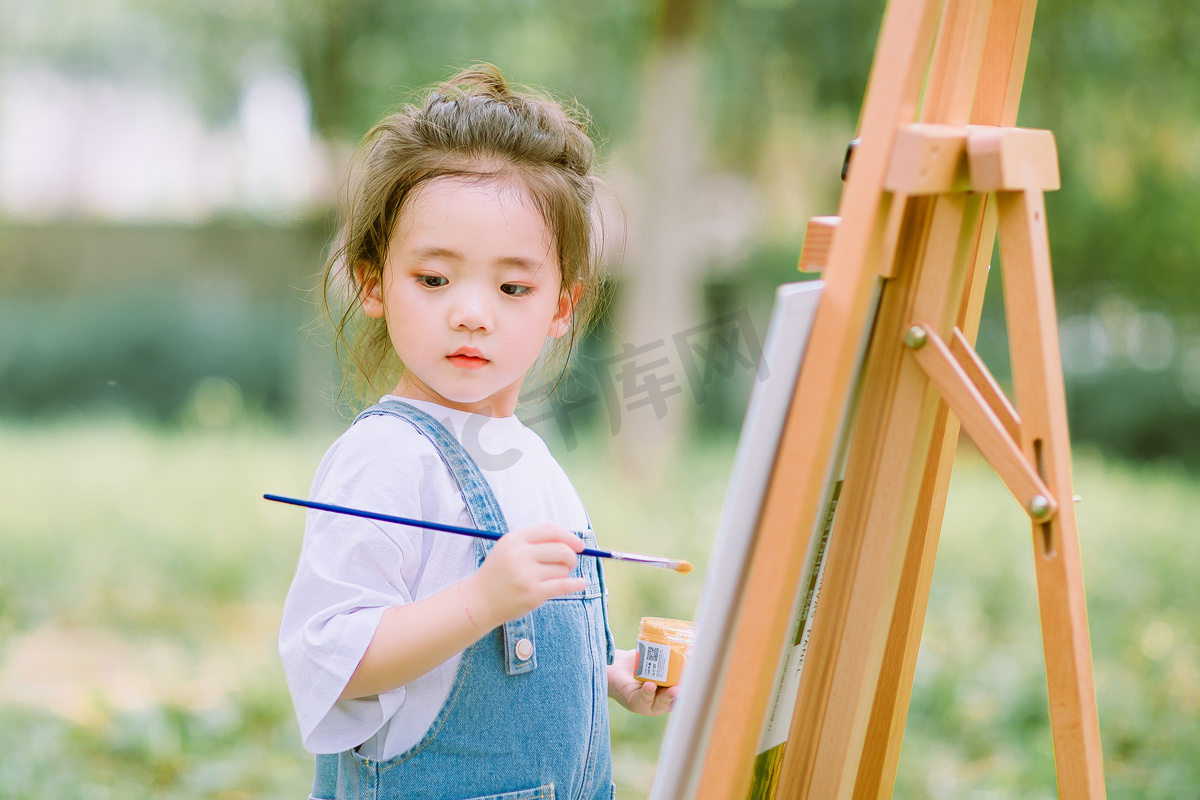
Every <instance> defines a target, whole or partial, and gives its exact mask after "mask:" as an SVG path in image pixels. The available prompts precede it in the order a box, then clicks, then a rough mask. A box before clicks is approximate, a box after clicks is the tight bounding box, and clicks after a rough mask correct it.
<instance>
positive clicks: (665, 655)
mask: <svg viewBox="0 0 1200 800" xmlns="http://www.w3.org/2000/svg"><path fill="white" fill-rule="evenodd" d="M637 654H638V660H637V677H639V678H644V679H645V680H648V681H665V680H666V679H667V667H668V666H669V665H670V662H671V646H670V645H665V644H655V643H654V642H647V641H646V640H645V639H638V640H637Z"/></svg>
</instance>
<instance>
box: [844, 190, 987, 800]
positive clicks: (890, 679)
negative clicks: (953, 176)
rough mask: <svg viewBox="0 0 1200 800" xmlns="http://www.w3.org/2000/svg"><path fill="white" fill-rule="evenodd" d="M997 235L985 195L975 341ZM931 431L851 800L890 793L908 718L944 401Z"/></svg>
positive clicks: (931, 547) (936, 528)
mask: <svg viewBox="0 0 1200 800" xmlns="http://www.w3.org/2000/svg"><path fill="white" fill-rule="evenodd" d="M995 237H996V208H995V202H994V201H993V200H990V199H989V200H988V202H987V204H986V206H985V207H984V211H983V222H982V224H981V225H980V236H979V239H978V241H977V243H976V248H975V257H974V264H975V266H974V269H973V270H972V275H971V276H970V279H969V285H968V286H967V290H966V293H965V295H964V298H963V305H962V308H961V309H960V311H959V315H958V321H957V327H958V328H959V330H962V331H964V333H965V334H966V335H967V337H968V338H969V340H970V341H972V342H973V341H974V340H975V336H976V334H977V333H978V330H979V318H980V315H981V313H982V310H983V298H984V290H985V289H986V288H987V277H988V258H989V257H990V255H991V249H992V243H993V242H994V241H995ZM934 433H935V436H934V439H933V441H932V442H931V444H930V447H929V454H928V456H927V458H926V462H925V476H924V478H923V479H922V482H921V491H920V501H919V503H918V505H917V515H916V517H915V518H914V519H913V526H912V532H911V534H910V535H909V538H908V546H907V551H906V554H905V559H904V571H903V574H902V575H901V577H900V588H899V592H898V593H897V596H896V606H895V610H894V611H893V613H892V624H891V629H890V631H889V633H888V642H887V645H886V647H885V649H884V657H883V658H884V660H883V665H882V668H881V669H880V676H879V684H878V686H877V687H876V691H875V700H874V704H873V706H872V709H871V721H870V723H869V724H868V727H867V738H866V741H865V743H864V745H863V755H862V761H861V763H860V764H859V770H858V779H857V781H856V783H855V788H854V798H855V800H873V799H874V798H888V797H891V796H892V787H893V786H894V785H895V782H896V769H897V765H898V764H899V760H900V745H901V742H902V741H903V737H904V725H905V722H906V720H907V719H908V706H909V700H910V698H911V696H912V683H913V675H914V674H915V671H916V664H917V653H918V650H919V649H920V645H921V633H922V630H923V629H924V623H925V612H926V608H927V606H928V603H929V588H930V584H931V583H932V581H933V568H934V561H935V558H936V555H937V548H938V539H939V533H940V530H941V526H942V514H943V513H944V511H945V506H946V495H947V493H948V490H949V485H950V472H951V468H952V467H953V464H954V454H955V451H956V450H957V445H958V433H959V424H958V420H957V419H956V418H955V417H954V415H953V414H952V413H951V412H950V408H949V406H948V405H947V404H946V403H945V401H942V402H940V403H939V404H938V410H937V419H936V422H935V423H934Z"/></svg>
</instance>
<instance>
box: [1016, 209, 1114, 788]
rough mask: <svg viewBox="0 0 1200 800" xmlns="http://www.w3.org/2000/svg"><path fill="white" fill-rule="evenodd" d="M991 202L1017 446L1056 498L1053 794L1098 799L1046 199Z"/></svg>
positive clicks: (1047, 634)
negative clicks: (1018, 422)
mask: <svg viewBox="0 0 1200 800" xmlns="http://www.w3.org/2000/svg"><path fill="white" fill-rule="evenodd" d="M997 207H998V209H999V217H1000V251H1001V259H1002V262H1003V263H1002V274H1003V277H1004V304H1005V309H1006V314H1007V319H1008V332H1009V347H1010V352H1011V358H1012V367H1013V383H1014V384H1015V389H1016V396H1017V407H1018V408H1019V409H1020V410H1021V413H1022V419H1021V447H1022V450H1023V451H1024V452H1025V454H1026V457H1027V458H1029V459H1030V462H1031V463H1033V464H1035V465H1037V468H1038V472H1039V473H1040V474H1041V477H1042V480H1044V481H1045V483H1046V485H1047V487H1048V488H1049V489H1050V491H1051V493H1052V494H1053V495H1054V498H1055V499H1056V500H1057V501H1058V504H1059V513H1058V514H1057V515H1056V516H1055V517H1054V518H1053V519H1052V520H1051V521H1049V522H1047V523H1035V524H1034V525H1033V546H1034V554H1035V555H1034V562H1035V565H1036V574H1037V592H1038V610H1039V614H1040V617H1041V625H1042V647H1043V650H1044V651H1045V655H1046V684H1047V690H1048V693H1049V698H1050V726H1051V730H1052V733H1053V737H1054V759H1055V764H1056V768H1057V772H1058V790H1059V796H1060V797H1062V798H1066V799H1067V800H1074V798H1088V799H1089V800H1098V798H1103V797H1104V796H1105V790H1104V770H1103V760H1102V754H1101V749H1100V727H1099V719H1098V716H1097V712H1096V699H1095V698H1096V692H1095V686H1094V683H1093V678H1092V656H1091V645H1090V643H1089V640H1088V622H1087V604H1086V599H1085V597H1084V591H1083V567H1082V564H1081V561H1080V554H1079V541H1078V534H1077V531H1076V526H1075V504H1074V502H1073V489H1072V484H1071V458H1070V452H1071V451H1070V442H1069V438H1068V429H1067V405H1066V396H1065V393H1064V391H1063V377H1062V362H1061V361H1060V359H1059V347H1058V318H1057V314H1056V311H1055V307H1054V286H1053V282H1052V280H1051V274H1050V246H1049V241H1048V239H1047V235H1046V211H1045V205H1044V202H1043V196H1042V194H1041V192H1036V191H1029V192H1000V193H998V194H997Z"/></svg>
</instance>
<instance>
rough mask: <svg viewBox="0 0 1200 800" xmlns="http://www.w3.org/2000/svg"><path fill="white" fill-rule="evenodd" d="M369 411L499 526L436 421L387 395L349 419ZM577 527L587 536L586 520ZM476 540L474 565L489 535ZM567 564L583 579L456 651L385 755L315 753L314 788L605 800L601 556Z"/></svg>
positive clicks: (486, 523) (480, 519) (374, 795)
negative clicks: (440, 466)
mask: <svg viewBox="0 0 1200 800" xmlns="http://www.w3.org/2000/svg"><path fill="white" fill-rule="evenodd" d="M375 414H390V415H393V416H396V417H400V418H401V419H404V420H407V421H408V422H410V423H411V424H412V425H414V426H415V427H416V428H417V430H418V431H420V432H421V433H422V434H424V435H425V436H426V437H427V438H428V439H429V440H430V441H431V442H433V444H434V446H435V447H436V448H437V450H438V452H439V454H440V455H441V457H442V460H443V461H445V462H446V466H447V467H448V468H449V469H450V473H451V474H452V475H453V476H454V478H455V480H456V481H457V483H458V487H459V489H460V490H461V491H462V495H463V499H464V500H465V501H466V504H467V508H468V509H469V510H470V512H471V516H472V517H473V518H474V520H475V525H476V526H477V527H479V528H484V529H487V530H493V531H499V532H501V533H505V532H507V531H508V525H507V523H506V522H505V519H504V514H503V512H501V510H500V505H499V503H497V502H496V497H495V495H494V494H493V493H492V490H491V487H490V486H488V484H487V481H486V480H484V477H483V474H482V473H481V472H480V471H479V467H478V466H477V465H476V464H475V462H474V461H473V460H472V459H471V457H470V455H468V454H467V451H466V450H465V449H464V448H463V446H462V445H461V444H459V442H458V441H457V440H456V439H455V438H454V436H453V435H452V434H450V432H449V431H447V430H446V429H445V428H444V427H442V425H441V424H440V423H438V422H437V421H436V420H435V419H433V417H431V416H429V415H428V414H426V413H425V412H423V411H420V410H419V409H416V408H413V407H412V406H410V405H408V404H406V403H401V402H398V401H393V400H389V401H386V402H384V403H381V404H379V405H377V406H374V407H372V408H369V409H367V410H366V411H364V412H363V413H362V414H360V415H359V416H358V419H362V418H363V417H367V416H372V415H375ZM358 419H356V420H355V422H357V421H358ZM448 535H449V534H448ZM580 536H581V537H582V538H583V540H584V543H585V545H587V546H591V547H594V546H595V544H596V543H595V535H594V534H593V533H592V531H591V530H588V531H587V532H585V533H583V534H580ZM475 541H476V549H475V552H476V556H477V564H476V566H478V565H479V564H482V563H483V559H484V557H485V556H486V555H487V554H488V552H489V551H490V550H491V547H492V542H490V541H488V540H485V539H476V540H475ZM573 575H574V576H577V577H583V578H586V579H588V586H587V588H585V589H583V590H582V591H580V592H575V593H574V594H570V595H564V596H562V597H556V598H553V599H551V600H547V601H546V602H545V603H543V604H542V605H541V606H539V607H538V608H537V609H535V610H534V611H533V612H531V613H530V614H527V615H526V616H524V617H522V618H521V619H517V620H513V621H512V622H507V623H505V624H504V625H503V626H501V627H499V628H496V629H494V630H492V631H491V632H490V633H488V634H487V635H486V636H484V637H483V638H482V639H480V640H479V641H477V642H475V644H473V645H471V646H470V647H468V648H467V649H466V650H464V651H463V654H462V660H461V661H460V662H459V665H458V672H457V674H456V675H455V678H454V683H453V684H452V686H451V687H450V694H449V696H448V697H447V698H446V703H445V705H443V706H442V709H441V711H439V712H438V715H437V717H436V718H435V719H434V721H433V724H432V725H431V726H430V728H429V732H428V733H426V734H425V737H424V738H423V739H421V741H419V742H418V743H417V744H416V745H414V746H413V747H412V748H410V749H409V750H408V751H406V752H404V753H401V754H400V755H398V756H396V757H394V758H391V759H388V760H387V761H372V760H371V759H368V758H363V757H362V756H361V755H359V754H358V753H357V752H356V751H354V750H347V751H345V752H343V753H337V754H332V755H318V756H317V765H316V778H315V780H314V781H313V792H312V797H313V798H322V799H325V798H330V799H333V798H336V799H337V800H341V799H342V798H353V799H354V800H400V799H401V798H403V800H475V799H476V798H478V800H485V799H486V800H533V798H539V799H544V800H554V799H555V798H557V800H610V799H611V798H612V796H613V785H612V753H611V745H610V742H609V729H608V683H607V676H606V666H607V665H608V664H609V663H611V661H612V656H613V643H612V634H611V633H610V632H609V630H608V618H607V611H606V609H605V597H604V578H603V575H602V572H601V566H600V563H599V560H598V559H596V558H591V557H587V556H581V557H580V558H579V564H578V566H576V568H575V571H574V573H573Z"/></svg>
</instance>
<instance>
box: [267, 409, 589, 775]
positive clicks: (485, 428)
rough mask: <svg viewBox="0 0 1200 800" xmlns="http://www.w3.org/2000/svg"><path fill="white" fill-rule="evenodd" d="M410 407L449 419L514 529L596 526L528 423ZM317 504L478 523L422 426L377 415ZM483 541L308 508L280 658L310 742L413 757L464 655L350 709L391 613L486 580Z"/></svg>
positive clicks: (328, 748)
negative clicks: (367, 655)
mask: <svg viewBox="0 0 1200 800" xmlns="http://www.w3.org/2000/svg"><path fill="white" fill-rule="evenodd" d="M384 399H385V400H387V399H403V401H404V402H406V403H409V404H410V405H413V406H415V407H417V408H419V409H420V410H422V411H424V412H426V413H427V414H429V415H430V416H432V417H433V418H434V419H436V420H438V422H440V423H442V425H443V426H445V427H446V428H447V429H448V430H450V431H451V432H452V433H453V434H454V436H455V438H456V439H458V440H459V441H460V442H461V443H462V444H463V446H464V447H465V448H466V450H467V452H468V453H470V454H471V457H472V458H473V459H475V462H476V463H477V464H478V465H479V467H480V470H481V471H482V472H483V475H484V477H485V478H486V479H487V481H488V484H489V485H490V486H491V487H492V491H493V492H494V493H495V495H496V499H497V501H499V503H500V507H501V508H502V509H503V511H504V516H505V519H506V520H507V522H508V526H509V529H510V530H516V529H518V528H524V527H527V526H529V525H535V524H539V523H545V522H553V523H557V524H559V525H562V526H563V527H565V528H567V529H569V530H575V531H581V530H584V529H585V528H586V527H587V524H588V523H587V513H586V512H585V511H584V507H583V502H582V501H581V500H580V499H579V495H578V493H576V491H575V488H574V487H573V486H572V485H571V482H570V481H569V480H568V479H567V476H566V474H565V473H563V471H562V468H561V467H560V466H559V465H558V462H556V461H555V460H554V458H553V456H551V455H550V452H549V450H547V449H546V445H545V443H544V442H543V441H542V440H541V438H540V437H538V435H537V434H536V433H534V432H533V431H531V430H530V429H529V428H527V427H525V426H524V425H523V424H522V423H521V422H520V420H518V419H517V418H516V417H485V416H480V415H477V414H469V413H466V412H463V411H456V410H454V409H449V408H445V407H443V406H439V405H437V404H435V403H429V402H422V401H418V400H409V399H407V398H391V397H385V398H384ZM310 497H311V499H313V500H316V501H318V502H323V503H333V504H336V505H344V506H350V507H352V508H361V509H366V510H369V511H377V512H380V513H384V514H392V515H396V516H402V517H409V518H413V519H422V520H429V521H434V522H442V523H447V524H451V525H460V526H463V527H474V526H475V523H474V520H473V519H472V518H471V515H470V512H468V511H467V507H466V503H465V502H464V500H463V498H462V495H461V494H460V493H459V489H458V486H457V484H456V483H455V482H454V479H453V477H452V476H451V475H450V471H449V469H447V468H446V466H445V464H444V462H443V461H442V459H441V457H440V456H439V455H438V452H437V450H436V449H435V448H434V446H433V443H432V442H430V441H429V439H427V438H426V437H425V436H424V435H422V434H421V433H419V432H418V431H417V429H416V428H414V427H413V426H412V425H411V424H410V423H408V422H406V421H405V420H402V419H398V418H396V417H393V416H390V415H379V416H371V417H367V418H366V419H364V420H362V421H361V422H358V423H357V424H355V425H353V426H351V427H350V429H349V430H347V431H346V432H345V433H344V434H342V436H341V437H340V438H339V439H338V440H337V441H335V442H334V443H333V445H332V446H331V447H330V448H329V451H328V452H327V453H326V454H325V457H324V458H323V459H322V460H321V464H320V466H319V467H318V468H317V474H316V477H315V478H314V479H313V486H312V491H311V493H310ZM475 568H476V556H475V539H473V538H471V537H467V536H457V535H454V534H449V533H440V532H435V531H427V530H423V529H418V528H411V527H406V526H401V525H395V524H392V523H385V522H374V521H371V520H365V519H360V518H357V517H348V516H345V515H342V514H333V513H329V512H323V511H309V512H308V520H307V525H306V527H305V533H304V546H303V548H302V550H301V553H300V563H299V565H298V566H297V568H296V576H295V578H294V579H293V581H292V587H291V590H290V591H289V592H288V596H287V602H286V603H285V605H284V609H283V621H282V623H281V625H280V632H279V652H280V655H281V657H282V659H283V667H284V671H285V673H286V674H287V681H288V687H289V688H290V690H291V693H292V701H293V703H294V704H295V706H296V717H297V719H298V720H299V723H300V733H301V735H302V737H303V741H304V746H305V747H306V748H307V749H308V750H309V751H311V752H314V753H338V752H341V751H343V750H347V749H350V748H354V747H359V746H360V745H361V747H359V752H360V753H361V754H362V755H363V756H365V757H368V758H372V759H378V760H383V759H387V758H391V757H392V756H394V755H398V754H400V753H402V752H404V751H405V750H407V749H409V748H410V747H412V746H413V745H414V744H416V743H417V742H418V741H420V740H421V738H422V737H423V736H424V735H425V732H426V731H427V730H429V726H430V725H431V724H432V722H433V720H434V717H436V716H437V713H438V711H439V710H440V709H441V707H442V705H443V704H444V702H445V700H446V697H447V696H448V694H449V691H450V686H451V684H452V683H453V681H454V675H455V671H456V670H457V668H458V662H459V659H460V657H461V653H459V654H456V655H454V656H453V657H452V658H450V659H449V660H447V661H445V662H444V663H442V664H441V665H439V666H438V667H435V668H434V669H433V670H432V671H431V672H429V673H427V674H425V675H423V676H421V677H420V678H417V679H416V680H414V681H412V682H411V683H409V684H407V685H406V686H402V687H400V688H398V689H394V690H392V691H390V692H384V693H383V694H380V695H373V696H370V697H363V698H359V699H356V700H344V701H340V702H339V701H338V699H337V698H338V695H340V694H341V693H342V690H343V689H344V688H345V686H346V683H347V681H349V679H350V676H351V675H352V674H353V673H354V670H355V668H356V667H357V666H358V663H359V661H360V660H361V659H362V656H363V653H364V652H365V651H366V649H367V645H368V644H369V643H370V641H371V637H372V636H373V635H374V633H375V629H376V627H377V626H378V624H379V619H380V617H381V616H382V615H383V612H384V610H385V609H387V608H388V607H389V606H394V605H401V604H403V603H411V602H413V601H415V600H420V599H422V598H424V597H428V596H429V595H431V594H434V593H436V592H438V591H440V590H441V589H443V588H445V587H446V586H449V585H450V584H452V583H454V582H455V581H458V580H460V579H462V578H464V577H466V576H467V575H469V574H471V573H472V572H474V570H475Z"/></svg>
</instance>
